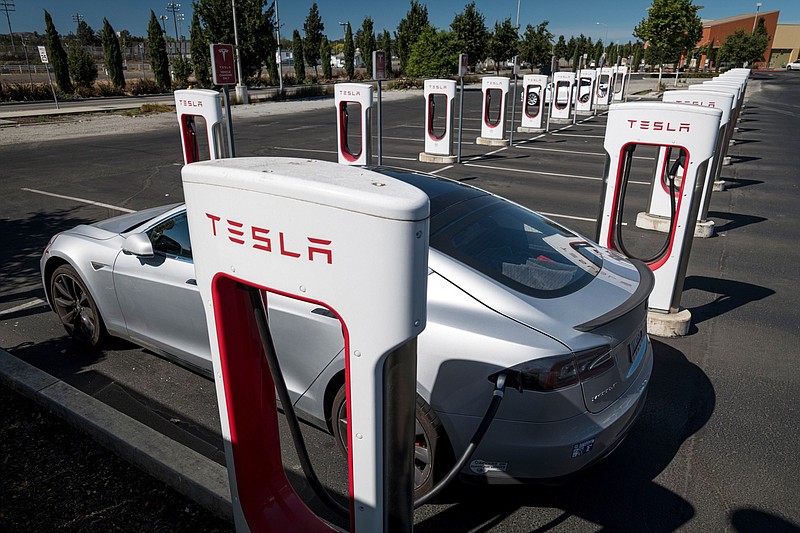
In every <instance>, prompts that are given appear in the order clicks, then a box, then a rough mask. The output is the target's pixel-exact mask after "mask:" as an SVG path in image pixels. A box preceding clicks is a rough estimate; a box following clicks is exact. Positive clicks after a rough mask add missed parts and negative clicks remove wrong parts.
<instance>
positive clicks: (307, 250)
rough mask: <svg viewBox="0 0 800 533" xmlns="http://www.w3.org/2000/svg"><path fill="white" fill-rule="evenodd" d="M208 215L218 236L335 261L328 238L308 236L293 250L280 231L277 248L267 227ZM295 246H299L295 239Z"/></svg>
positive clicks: (282, 252) (296, 256)
mask: <svg viewBox="0 0 800 533" xmlns="http://www.w3.org/2000/svg"><path fill="white" fill-rule="evenodd" d="M206 217H208V219H209V220H210V221H211V234H212V235H214V236H215V237H218V236H219V235H218V234H217V231H218V230H219V231H220V232H222V233H223V234H225V233H227V236H228V240H229V241H230V242H232V243H234V244H238V245H240V246H250V247H251V248H254V249H256V250H261V251H262V252H276V251H277V252H278V253H280V255H283V256H286V257H291V258H293V259H299V258H301V257H304V256H305V257H306V258H307V259H308V260H309V261H314V260H315V259H316V257H317V256H321V257H322V258H323V259H325V260H326V261H327V263H328V264H329V265H330V264H332V263H333V250H331V249H330V248H327V247H328V246H330V245H331V241H330V240H327V239H318V238H315V237H306V241H308V242H307V243H304V244H303V245H302V247H301V248H298V249H296V251H293V250H292V249H290V246H289V244H287V238H286V234H285V233H284V232H282V231H279V232H278V239H277V240H278V242H277V248H278V249H277V250H274V249H273V244H274V242H273V241H274V234H273V237H269V234H270V231H271V230H269V229H267V228H262V227H259V226H251V225H245V224H244V223H243V222H238V221H236V220H231V219H225V220H224V221H223V219H222V217H220V216H217V215H212V214H211V213H206ZM293 244H294V246H297V242H296V241H295V242H294V243H293Z"/></svg>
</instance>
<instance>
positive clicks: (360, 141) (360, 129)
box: [333, 83, 372, 166]
mask: <svg viewBox="0 0 800 533" xmlns="http://www.w3.org/2000/svg"><path fill="white" fill-rule="evenodd" d="M333 90H334V102H335V103H336V140H337V152H338V154H339V163H341V164H343V165H358V166H363V165H369V164H370V163H371V162H372V85H367V84H366V83H337V84H336V85H334V86H333Z"/></svg>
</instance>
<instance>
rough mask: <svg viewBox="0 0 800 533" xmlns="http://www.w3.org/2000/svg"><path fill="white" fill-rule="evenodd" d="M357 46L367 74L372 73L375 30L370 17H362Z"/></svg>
mask: <svg viewBox="0 0 800 533" xmlns="http://www.w3.org/2000/svg"><path fill="white" fill-rule="evenodd" d="M360 41H361V42H360V43H359V45H358V47H359V48H360V49H361V59H363V60H364V66H365V67H366V69H367V75H371V74H372V52H373V51H374V50H375V30H374V29H373V22H372V19H371V18H370V17H364V22H362V23H361V39H360Z"/></svg>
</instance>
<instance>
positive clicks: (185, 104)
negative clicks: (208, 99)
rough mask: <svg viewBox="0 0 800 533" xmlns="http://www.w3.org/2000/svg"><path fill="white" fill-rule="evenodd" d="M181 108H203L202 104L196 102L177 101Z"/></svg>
mask: <svg viewBox="0 0 800 533" xmlns="http://www.w3.org/2000/svg"><path fill="white" fill-rule="evenodd" d="M178 104H180V105H182V106H183V107H203V102H201V101H197V100H178Z"/></svg>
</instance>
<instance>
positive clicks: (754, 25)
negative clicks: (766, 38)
mask: <svg viewBox="0 0 800 533" xmlns="http://www.w3.org/2000/svg"><path fill="white" fill-rule="evenodd" d="M761 5H762V4H761V2H756V16H755V17H753V31H752V32H751V33H755V32H756V23H757V22H758V11H759V10H760V9H761Z"/></svg>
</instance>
